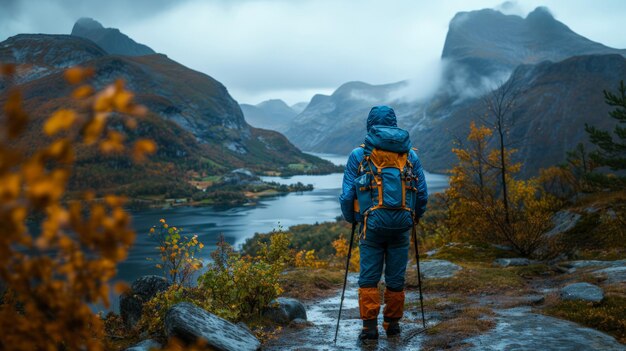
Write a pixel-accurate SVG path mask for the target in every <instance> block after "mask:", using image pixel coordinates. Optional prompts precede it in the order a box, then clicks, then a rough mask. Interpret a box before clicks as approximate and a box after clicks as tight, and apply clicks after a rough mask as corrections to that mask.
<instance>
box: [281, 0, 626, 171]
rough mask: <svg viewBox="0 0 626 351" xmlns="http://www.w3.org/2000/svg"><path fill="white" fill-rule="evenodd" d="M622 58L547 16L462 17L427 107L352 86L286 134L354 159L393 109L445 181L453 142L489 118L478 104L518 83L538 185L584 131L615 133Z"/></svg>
mask: <svg viewBox="0 0 626 351" xmlns="http://www.w3.org/2000/svg"><path fill="white" fill-rule="evenodd" d="M624 55H626V50H621V49H614V48H610V47H607V46H605V45H602V44H600V43H596V42H593V41H591V40H589V39H587V38H584V37H582V36H580V35H578V34H576V33H575V32H573V31H572V30H571V29H570V28H569V27H567V26H566V25H565V24H563V23H561V22H559V21H557V20H556V19H555V18H554V17H553V16H552V15H551V14H550V12H549V11H548V10H547V9H546V8H543V7H540V8H537V9H535V10H534V11H533V12H531V13H530V14H528V16H526V17H525V18H522V17H520V16H515V15H504V14H502V13H501V12H499V11H495V10H490V9H485V10H479V11H471V12H462V13H459V14H457V15H455V16H454V18H453V19H452V20H451V22H450V26H449V31H448V35H447V37H446V42H445V45H444V48H443V52H442V56H441V57H442V62H443V67H444V71H443V75H442V80H441V83H440V86H439V87H438V88H437V89H436V90H435V93H434V94H433V95H432V96H431V97H430V98H427V99H423V100H420V101H406V100H402V99H399V98H398V96H399V95H401V94H399V93H398V92H400V91H402V89H403V88H404V87H406V85H407V84H408V83H407V82H400V83H394V84H389V85H378V86H374V85H368V84H366V83H354V82H353V83H346V84H344V85H342V86H341V87H339V88H338V89H337V90H336V91H335V92H334V93H333V94H332V95H331V96H321V95H318V96H315V97H314V98H313V99H312V100H311V102H310V104H309V106H307V108H306V109H305V110H304V111H303V112H302V113H300V114H299V115H298V116H297V117H296V118H295V119H294V121H293V123H292V124H291V125H290V127H289V129H288V130H287V131H286V132H285V134H286V135H287V137H288V138H289V139H290V140H292V141H293V142H294V143H295V144H296V145H297V146H298V147H300V148H301V149H303V150H307V151H318V152H329V153H347V152H349V151H350V150H351V149H352V148H353V147H354V146H356V145H359V144H360V143H361V142H362V140H363V137H364V134H365V118H366V116H367V111H368V110H369V108H371V106H373V105H378V104H389V105H391V106H392V107H394V109H395V110H396V113H397V115H398V124H399V126H400V127H403V128H406V129H408V130H409V131H410V133H411V138H412V141H413V144H414V146H416V147H418V149H419V150H420V155H421V157H422V159H423V161H424V165H425V168H426V169H427V170H430V171H438V172H443V171H445V170H447V169H449V168H450V167H451V166H452V165H453V164H454V163H455V162H456V159H455V157H454V155H453V154H452V153H451V148H452V141H453V140H454V139H455V138H464V137H465V135H466V134H467V130H468V126H469V122H470V121H471V120H473V119H474V120H478V119H479V116H481V115H482V114H484V112H485V111H484V107H483V102H482V99H481V96H482V95H483V94H485V93H488V92H489V91H491V90H493V89H494V88H495V87H497V86H498V85H499V84H500V83H503V82H506V81H507V80H508V79H513V80H514V81H516V82H517V85H518V87H519V89H520V90H521V93H522V94H521V97H520V99H519V101H518V103H517V104H516V106H515V108H514V110H513V111H512V113H513V116H514V118H515V120H516V122H515V125H514V126H513V128H512V130H511V131H510V133H511V136H512V137H513V138H512V139H514V140H515V141H516V142H517V144H516V148H517V149H519V153H518V156H517V157H518V158H519V160H522V161H524V162H525V165H526V166H525V167H524V168H523V175H524V176H531V175H534V174H536V173H537V172H538V170H539V168H540V167H546V166H549V165H554V164H558V163H560V162H563V161H564V158H565V151H567V150H569V149H571V148H573V146H575V145H576V144H577V143H579V142H587V136H586V134H585V133H584V124H585V123H590V124H594V125H598V126H607V123H609V124H610V121H608V120H610V119H609V118H606V112H607V107H606V105H605V104H604V101H603V96H602V90H603V89H612V88H614V87H616V86H617V84H618V83H619V79H620V77H624V76H625V75H624V71H623V69H624ZM607 127H608V126H607Z"/></svg>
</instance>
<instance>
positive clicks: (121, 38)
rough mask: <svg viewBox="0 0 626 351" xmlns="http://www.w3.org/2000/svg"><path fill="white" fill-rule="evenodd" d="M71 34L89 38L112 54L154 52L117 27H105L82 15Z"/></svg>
mask: <svg viewBox="0 0 626 351" xmlns="http://www.w3.org/2000/svg"><path fill="white" fill-rule="evenodd" d="M71 35H72V36H76V37H81V38H86V39H89V40H91V41H93V42H94V43H96V44H98V46H100V47H101V48H103V49H104V50H105V51H106V52H107V53H109V54H113V55H124V56H143V55H152V54H155V52H154V50H152V49H151V48H149V47H148V46H146V45H143V44H140V43H137V42H136V41H134V40H133V39H131V38H129V37H128V36H127V35H126V34H124V33H122V32H120V30H119V29H117V28H105V27H104V26H103V25H102V24H101V23H100V22H98V21H96V20H94V19H93V18H87V17H83V18H80V19H79V20H78V21H76V23H75V24H74V27H73V28H72V34H71Z"/></svg>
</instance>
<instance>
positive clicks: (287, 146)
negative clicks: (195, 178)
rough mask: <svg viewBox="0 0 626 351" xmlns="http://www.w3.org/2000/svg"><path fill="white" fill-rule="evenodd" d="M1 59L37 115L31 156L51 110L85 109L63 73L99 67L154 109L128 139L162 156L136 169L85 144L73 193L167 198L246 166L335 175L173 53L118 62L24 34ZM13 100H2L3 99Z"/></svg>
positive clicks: (88, 48)
mask: <svg viewBox="0 0 626 351" xmlns="http://www.w3.org/2000/svg"><path fill="white" fill-rule="evenodd" d="M0 61H2V62H6V63H15V64H16V65H17V79H16V83H17V84H18V88H19V89H21V90H22V93H23V97H24V104H25V109H26V111H27V112H28V113H29V114H30V116H31V118H32V123H31V124H29V127H30V129H29V130H28V132H27V135H26V138H24V140H23V141H22V142H23V143H24V145H23V146H24V147H25V148H27V149H28V148H32V147H33V146H34V145H37V144H40V143H45V142H47V139H46V137H44V136H42V134H41V124H42V123H43V120H44V119H45V118H46V117H47V116H48V115H49V114H50V113H51V112H53V111H55V110H57V109H59V108H61V107H66V108H67V107H75V108H78V107H79V106H78V102H77V101H74V100H72V99H70V98H68V97H69V96H70V94H71V91H72V87H70V86H69V85H68V84H67V83H66V82H65V80H64V75H63V74H64V73H63V72H64V69H65V68H66V67H68V66H73V65H81V66H87V67H92V68H94V71H95V74H94V77H93V78H92V79H91V80H90V81H89V83H90V84H92V85H93V86H94V87H95V88H97V89H101V88H103V87H104V86H106V85H108V84H111V83H113V82H114V81H115V80H116V79H118V78H121V79H123V80H124V81H125V83H126V86H127V87H128V89H129V90H131V91H133V92H134V93H135V100H136V101H137V102H138V103H140V104H143V105H145V106H147V107H148V109H149V110H150V113H149V114H148V115H147V116H146V117H145V118H143V119H142V120H141V121H140V124H139V127H138V128H137V129H136V130H134V131H132V132H129V136H128V137H129V139H130V140H133V139H136V138H139V137H148V138H151V139H154V140H155V141H156V142H157V145H158V147H159V149H158V153H157V155H156V156H155V157H154V158H153V159H151V161H150V162H149V163H148V164H144V165H141V166H137V167H131V166H132V164H131V162H130V161H129V160H128V158H127V157H123V156H116V157H106V158H103V157H102V156H99V155H98V154H97V153H96V152H95V151H94V150H93V148H87V147H81V148H79V149H78V150H77V157H78V158H77V165H76V174H77V176H76V178H75V179H74V181H73V188H74V189H84V188H96V189H121V188H120V186H121V187H122V189H132V190H133V191H140V190H137V189H144V190H145V191H147V192H150V191H153V192H154V191H157V192H159V191H160V193H161V194H163V193H165V192H166V190H167V189H168V187H179V186H185V184H186V182H185V180H188V179H189V176H190V172H193V173H197V174H206V175H219V174H224V173H226V172H228V171H230V170H232V169H236V168H241V167H245V168H248V169H250V170H252V171H255V172H261V173H262V172H272V173H276V172H278V173H281V172H282V173H289V172H292V169H293V168H294V165H299V166H300V167H302V166H305V168H307V169H309V170H310V171H312V172H325V171H328V170H333V169H334V167H333V166H332V164H330V162H327V161H324V160H321V159H319V158H317V157H313V156H311V155H308V154H304V153H302V152H301V151H299V150H298V149H297V148H296V147H294V146H293V145H292V144H291V143H290V142H289V141H288V140H287V139H286V138H285V137H284V136H283V135H281V134H279V133H277V132H273V131H268V130H262V129H257V128H253V127H251V126H249V125H248V124H247V123H246V121H245V120H244V117H243V114H242V112H241V109H240V108H239V105H238V104H237V102H236V101H235V100H233V98H232V97H231V96H230V95H229V94H228V92H227V90H226V88H225V87H224V86H223V85H222V84H221V83H220V82H218V81H216V80H214V79H213V78H211V77H209V76H208V75H206V74H203V73H200V72H196V71H194V70H191V69H189V68H187V67H185V66H183V65H181V64H179V63H177V62H175V61H172V60H170V59H168V58H167V57H166V56H165V55H160V54H157V55H145V56H117V55H110V54H108V53H107V52H105V51H104V50H102V49H101V48H100V47H98V46H97V45H95V44H94V43H93V42H91V41H89V40H86V39H83V38H80V37H76V36H70V35H45V34H33V35H30V34H21V35H17V36H14V37H11V38H9V39H7V40H6V41H4V42H1V43H0ZM0 84H6V82H4V81H3V83H0ZM4 89H6V85H0V93H1V92H2V90H4ZM5 95H6V94H0V96H1V97H0V102H2V99H5V98H6V96H5ZM111 118H112V123H113V125H114V126H116V125H120V127H121V123H120V122H119V118H116V117H115V116H112V117H111ZM296 168H297V167H296ZM163 189H165V190H163Z"/></svg>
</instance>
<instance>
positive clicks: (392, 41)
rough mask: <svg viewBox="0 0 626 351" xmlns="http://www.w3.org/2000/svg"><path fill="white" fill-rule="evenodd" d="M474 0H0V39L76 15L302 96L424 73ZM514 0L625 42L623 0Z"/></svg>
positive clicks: (237, 78) (249, 83)
mask: <svg viewBox="0 0 626 351" xmlns="http://www.w3.org/2000/svg"><path fill="white" fill-rule="evenodd" d="M499 3H500V2H498V1H497V0H496V1H483V0H446V1H437V2H434V1H421V0H420V1H417V0H352V1H351V0H210V1H209V0H204V1H203V0H180V1H173V0H171V1H167V0H133V1H125V0H108V1H103V0H93V1H92V0H0V40H4V39H5V38H7V37H9V36H12V35H15V34H18V33H56V34H69V32H70V31H71V29H72V25H73V23H74V22H75V21H76V20H77V19H78V18H79V17H92V18H94V19H96V20H98V21H100V22H101V23H102V24H103V25H104V26H105V27H117V28H120V30H121V31H122V32H124V33H126V34H127V35H129V36H130V37H132V38H133V39H135V40H136V41H138V42H141V43H144V44H146V45H148V46H150V47H151V48H153V49H154V50H155V51H157V52H161V53H164V54H167V55H168V56H169V57H170V58H172V59H174V60H176V61H178V62H180V63H182V64H184V65H186V66H188V67H191V68H193V69H196V70H199V71H202V72H204V73H207V74H209V75H211V76H212V77H214V78H216V79H217V80H219V81H221V82H222V83H224V84H225V85H226V87H227V88H228V89H229V91H230V92H231V94H232V95H233V97H234V98H235V99H237V100H238V101H239V102H246V103H258V102H260V101H262V100H265V99H269V98H282V99H284V100H285V101H287V102H288V103H296V102H299V101H308V100H309V99H310V98H311V97H312V96H313V95H314V94H315V93H325V94H329V93H331V92H332V91H333V90H334V89H336V88H337V87H338V86H339V85H341V84H343V83H345V82H348V81H353V80H360V81H365V82H368V83H373V84H380V83H390V82H395V81H399V80H403V79H413V81H414V82H419V81H420V79H424V80H425V81H427V80H428V79H429V78H426V77H432V76H433V70H434V69H435V67H437V65H436V64H437V62H438V59H439V56H440V54H441V50H442V48H443V43H444V40H445V35H446V31H447V26H448V22H449V21H450V19H451V18H452V17H453V16H454V14H455V13H457V12H459V11H471V10H476V9H481V8H496V7H498V6H499V5H498V4H499ZM598 3H600V2H598V1H589V0H524V1H518V2H516V3H514V4H513V6H508V7H507V8H508V10H507V11H508V12H509V13H514V14H519V15H521V16H525V15H526V14H527V13H528V12H530V11H532V10H533V9H534V8H535V7H537V6H547V7H548V8H549V9H550V10H551V12H552V13H553V14H554V16H555V17H556V18H557V19H558V20H560V21H562V22H564V23H565V24H567V25H568V26H569V27H570V28H571V29H573V30H574V31H575V32H578V33H579V34H582V35H584V36H586V37H588V38H590V39H592V40H594V41H599V42H601V43H603V44H606V45H608V46H612V47H617V48H626V36H625V35H623V25H624V19H625V18H626V1H623V0H603V1H602V2H601V4H602V5H601V6H599V5H598Z"/></svg>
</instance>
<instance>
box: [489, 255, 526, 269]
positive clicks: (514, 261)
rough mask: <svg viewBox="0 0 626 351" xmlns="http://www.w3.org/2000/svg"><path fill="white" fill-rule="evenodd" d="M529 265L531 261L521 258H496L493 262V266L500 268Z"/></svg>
mask: <svg viewBox="0 0 626 351" xmlns="http://www.w3.org/2000/svg"><path fill="white" fill-rule="evenodd" d="M529 264H531V260H529V259H527V258H523V257H516V258H498V259H496V260H495V261H493V265H494V266H500V267H521V266H528V265H529Z"/></svg>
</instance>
